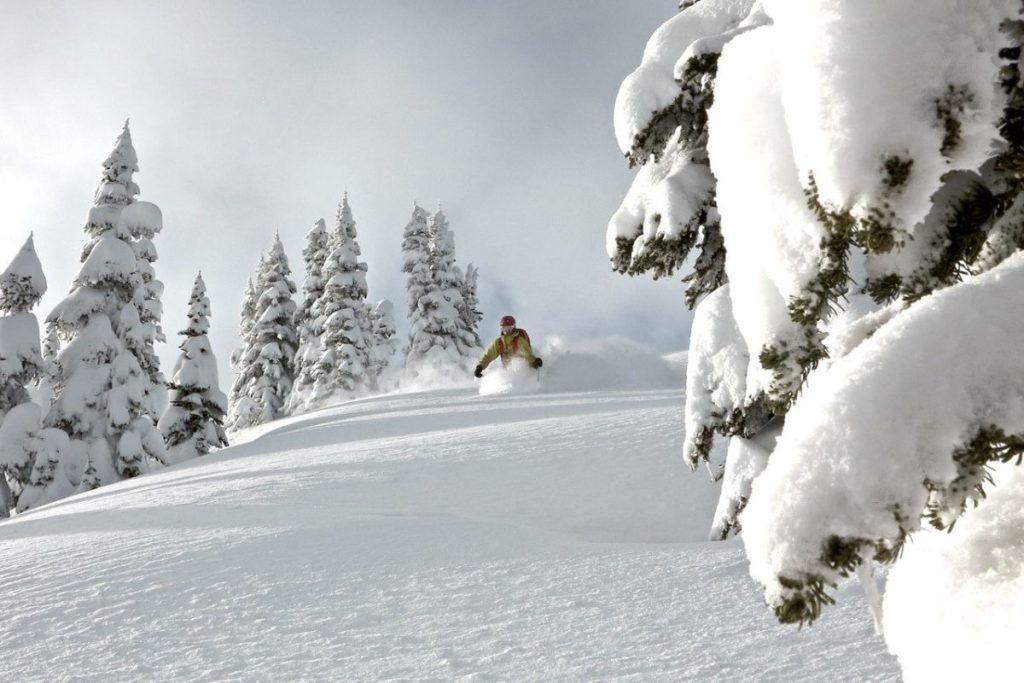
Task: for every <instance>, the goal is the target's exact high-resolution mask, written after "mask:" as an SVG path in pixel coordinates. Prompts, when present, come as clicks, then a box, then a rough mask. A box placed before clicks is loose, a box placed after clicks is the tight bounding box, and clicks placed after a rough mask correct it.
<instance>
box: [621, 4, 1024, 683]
mask: <svg viewBox="0 0 1024 683" xmlns="http://www.w3.org/2000/svg"><path fill="white" fill-rule="evenodd" d="M1021 9H1022V8H1021V4H1020V3H1019V2H1012V1H1009V0H1006V1H1002V0H991V1H988V2H979V3H962V2H956V1H954V0H939V1H936V2H928V3H921V2H917V1H916V0H891V1H889V2H885V3H880V2H871V3H862V2H854V1H853V0H810V1H808V2H800V3H793V2H787V1H785V0H764V1H763V2H754V1H753V0H701V1H700V2H697V3H693V4H692V5H689V4H688V6H686V7H684V8H683V11H682V12H680V14H678V15H677V16H676V17H675V18H673V19H672V20H670V21H669V22H668V23H667V24H665V25H664V26H663V27H662V28H661V29H659V30H658V32H657V33H656V34H655V35H654V37H653V38H652V39H651V41H650V43H649V44H648V47H647V51H646V53H645V55H644V61H643V64H642V65H641V66H640V68H639V69H638V70H637V71H636V72H634V73H633V74H632V75H631V76H630V77H629V78H627V79H626V81H625V82H624V83H623V87H622V89H621V90H620V93H619V98H618V100H617V105H616V116H615V123H616V133H617V137H618V140H619V143H620V146H621V148H622V150H623V152H624V153H625V154H626V156H627V157H628V159H629V160H630V162H631V163H633V164H639V165H641V170H640V172H639V173H638V175H637V179H636V181H635V182H634V185H633V187H632V188H631V189H630V191H629V194H628V195H627V197H626V199H625V201H624V202H623V205H622V208H621V209H620V210H619V211H618V212H616V214H615V216H614V217H613V218H612V220H611V222H610V225H609V230H608V250H609V255H610V257H611V258H612V261H613V264H614V265H615V267H616V268H617V269H619V270H622V271H625V272H643V271H651V272H653V273H654V274H655V275H656V276H657V275H660V274H668V273H670V272H672V271H673V270H674V269H676V268H679V267H681V266H682V264H683V263H684V261H685V258H686V256H687V254H688V252H689V251H690V250H691V249H693V248H697V249H698V250H699V253H698V255H697V258H696V260H694V261H693V262H692V263H693V268H694V271H693V273H691V274H690V275H688V276H687V278H686V279H687V281H688V282H689V283H690V287H689V290H688V300H689V301H690V303H691V305H692V304H695V303H696V302H697V301H698V300H700V299H701V298H702V297H704V296H705V295H707V294H711V293H712V292H714V293H713V294H711V295H710V296H707V297H706V298H705V299H704V300H703V301H701V303H700V306H699V307H698V310H697V314H696V317H695V323H694V324H695V327H694V331H693V348H692V349H691V355H690V367H689V370H688V377H687V391H688V397H687V432H688V433H687V446H686V457H687V459H688V460H689V462H690V464H691V465H696V464H698V463H699V462H700V461H702V460H703V461H708V462H709V464H711V465H712V469H713V471H714V472H715V476H716V477H717V476H722V477H723V478H724V480H725V490H724V491H723V499H722V504H721V505H720V507H719V516H718V519H717V521H716V529H715V533H716V535H724V534H727V533H729V531H730V530H735V528H736V527H737V525H740V524H741V525H742V529H743V538H744V540H745V544H746V548H747V553H748V556H749V558H750V562H751V573H752V574H753V576H754V577H755V578H756V579H757V580H758V581H759V582H760V583H761V584H762V585H763V586H764V588H765V597H766V600H767V602H768V604H769V605H770V606H771V608H772V609H773V610H774V612H775V614H776V615H777V617H778V618H779V619H780V620H782V621H784V622H808V621H812V620H814V619H815V618H817V617H818V616H819V614H820V612H821V610H822V608H823V607H824V606H826V605H828V604H830V603H831V602H832V600H833V598H832V596H831V595H830V589H831V588H832V587H834V586H835V584H836V583H837V582H838V581H839V580H840V579H841V578H843V577H845V576H848V575H850V574H851V573H853V572H855V571H861V572H862V574H863V575H865V576H866V575H868V574H869V573H870V566H871V564H872V563H876V562H877V563H883V564H889V563H893V562H895V561H896V560H897V559H898V558H899V557H900V556H901V554H905V555H907V560H906V561H905V567H904V566H903V564H902V563H900V564H897V566H896V568H895V569H894V571H893V574H892V577H893V580H892V581H891V582H890V587H889V590H888V593H887V595H886V605H887V612H886V624H887V628H889V627H892V628H895V629H896V630H897V631H898V632H899V634H900V636H896V637H893V638H891V639H890V645H891V646H892V647H894V648H895V649H896V650H897V652H898V654H899V655H900V658H901V663H902V664H903V666H904V671H905V673H906V675H907V676H908V678H912V679H915V680H935V679H936V678H952V677H966V676H968V675H969V676H972V677H977V676H979V675H980V676H982V677H983V676H984V674H983V673H982V672H994V673H995V675H998V672H1000V671H1002V672H1004V673H1005V672H1006V671H1009V670H1012V667H1014V666H1015V664H1014V663H1013V662H1012V661H1011V660H1012V657H1013V654H1012V653H1013V652H1014V651H1015V650H1014V647H1013V645H1012V644H1011V643H1009V642H1008V641H1006V634H1007V633H1016V632H1020V631H1021V630H1024V622H1022V621H1021V617H1020V611H1019V610H1016V611H1013V610H1014V608H1012V607H1009V606H1012V605H1014V604H1019V602H1020V600H1022V599H1024V587H1022V583H1021V581H1020V578H1019V577H1020V574H1019V567H1020V566H1021V565H1022V563H1024V550H1022V549H1024V534H1022V532H1021V531H1020V526H1019V524H1016V522H1015V520H1016V517H1015V516H1014V514H1011V513H1009V510H1010V509H1011V508H1012V509H1019V508H1020V507H1021V505H1022V504H1024V500H1022V499H1020V495H1019V494H1020V491H1021V487H1020V485H1019V482H1017V478H1019V473H1014V472H1010V471H1007V469H1006V468H1007V467H1012V465H1003V463H1019V461H1020V458H1021V456H1022V454H1024V394H1022V392H1021V389H1020V387H1021V386H1024V365H1022V364H1021V363H1020V362H1019V359H1020V358H1021V357H1022V356H1021V354H1020V353H1019V348H1020V347H1021V345H1022V344H1024V316H1022V315H1020V313H1019V310H1018V309H1019V306H1018V304H1017V301H1016V300H1017V298H1018V297H1019V292H1020V287H1021V285H1022V284H1024V255H1021V254H1019V253H1017V252H1019V251H1020V249H1021V247H1022V246H1024V210H1022V207H1024V196H1022V188H1024V180H1022V178H1024V90H1022V84H1021V74H1020V68H1019V58H1020V53H1021V41H1022V37H1024V22H1022V21H1021V16H1020V12H1021ZM712 101H713V104H711V102H712ZM709 105H710V107H709ZM751 112H757V115H756V116H752V115H751ZM726 281H728V287H724V286H723V285H724V284H725V283H726ZM716 434H718V435H723V436H726V437H729V439H730V443H729V447H728V449H727V456H726V460H725V462H724V463H721V462H718V463H715V462H711V461H712V460H713V459H714V455H713V453H714V450H713V449H712V445H713V442H714V439H715V435H716ZM993 471H995V472H996V473H998V476H997V477H996V479H997V481H999V482H1006V486H1007V491H1006V492H998V494H999V495H993V496H991V498H990V499H989V500H984V498H985V494H986V493H987V492H988V490H989V489H990V488H991V480H990V477H991V476H992V474H991V473H992V472H993ZM744 506H745V509H744ZM975 506H980V507H981V510H979V511H976V512H974V511H970V510H971V509H972V508H973V507H975ZM995 506H1001V507H1000V508H999V509H995ZM741 510H742V512H741ZM1000 510H1006V513H1005V514H1004V513H1001V512H1000ZM964 513H967V519H968V522H969V521H970V519H971V518H972V516H974V515H982V514H984V519H985V522H984V523H983V524H984V525H985V526H986V528H987V530H988V534H987V535H986V536H981V535H977V534H975V535H973V536H972V537H971V538H972V539H973V540H972V541H971V542H973V543H976V544H985V545H986V546H987V547H988V548H989V549H990V551H991V552H993V553H1000V554H1005V555H1006V558H1005V561H1007V562H1010V563H1011V564H1014V566H1016V567H1018V570H1016V572H1012V571H1011V572H991V571H989V568H988V566H987V561H986V560H984V559H982V557H983V556H984V555H985V553H984V552H971V553H968V554H967V556H968V558H969V559H968V562H969V564H963V563H956V564H955V566H953V565H942V563H952V562H953V560H952V559H951V558H952V557H953V556H954V555H953V551H952V548H955V547H958V545H959V547H962V544H963V542H962V541H961V542H959V544H958V542H957V541H956V539H957V537H958V534H960V533H961V532H960V528H961V525H957V528H956V529H953V525H954V523H955V522H956V521H957V520H958V519H959V518H960V517H961V515H963V514H964ZM965 526H968V527H972V526H973V525H970V524H969V523H965ZM922 527H924V529H923V528H922ZM928 527H935V528H938V529H946V530H952V533H951V535H949V536H948V537H943V538H942V539H934V540H933V539H931V538H930V536H929V533H928V532H927V528H928ZM914 534H916V535H918V537H921V538H926V537H927V538H929V540H928V541H927V542H923V543H922V544H921V545H923V546H925V547H927V548H928V550H927V551H923V552H922V553H921V554H920V555H918V551H917V550H916V548H915V547H914V546H911V545H909V544H907V540H908V539H909V538H910V536H911V535H914ZM946 539H948V540H946ZM914 545H915V546H916V545H917V544H914ZM943 545H946V546H948V547H949V549H948V550H945V551H942V552H935V551H933V550H932V548H933V547H935V546H943ZM925 556H927V557H928V558H929V560H930V561H931V562H933V563H939V566H930V565H929V563H928V561H926V560H925V559H924V557H925ZM930 572H939V573H942V574H943V575H945V576H947V577H949V579H948V581H947V582H946V583H945V584H944V585H943V588H942V590H943V591H944V594H943V595H942V596H941V597H939V598H938V599H936V596H935V595H932V596H930V598H928V599H927V600H926V599H924V598H923V594H920V595H921V597H918V596H919V593H918V591H920V590H922V589H920V588H917V586H934V585H936V584H935V583H934V582H933V581H930V580H928V577H927V576H926V575H927V574H929V573H930ZM954 576H955V577H958V578H953V577H954ZM914 577H916V578H914ZM982 577H988V578H987V579H985V580H983V579H982ZM960 586H970V587H971V588H972V589H974V590H978V589H979V588H980V589H981V590H983V591H984V593H985V595H986V596H991V599H989V598H986V599H984V600H980V601H975V603H974V604H985V605H986V607H985V609H981V608H974V609H971V608H969V607H967V604H968V603H967V601H966V599H964V600H961V598H960V593H961V591H962V590H964V589H962V588H960ZM1006 591H1009V592H1010V593H1011V596H1009V599H1007V596H1006V595H1005V594H1004V592H1006ZM996 595H999V596H1000V597H999V598H998V600H997V599H996V598H995V596H996ZM946 600H949V601H952V602H955V603H956V604H958V605H959V606H960V607H961V608H962V609H959V610H958V611H956V612H951V613H949V614H948V615H943V614H939V613H937V612H934V611H932V612H929V611H926V610H920V609H916V607H919V606H920V605H921V604H924V603H926V602H928V601H930V602H932V603H933V604H934V603H938V602H942V603H945V601H946ZM998 604H1002V605H1005V606H1007V608H1005V609H1002V608H999V607H998ZM890 607H891V608H892V609H888V608H890ZM1007 609H1009V610H1010V611H1007ZM979 633H983V634H985V635H986V636H988V637H987V638H984V637H979V636H978V634H979ZM909 634H913V637H910V636H909ZM929 636H930V637H929ZM940 639H941V640H943V641H950V642H959V641H960V640H963V642H984V643H985V644H986V645H985V652H984V653H981V652H978V651H969V650H963V651H959V652H958V653H948V654H947V655H946V656H944V657H942V658H935V657H934V656H933V655H932V653H931V652H930V651H929V650H925V649H923V648H924V646H925V645H928V646H929V647H930V645H931V644H933V643H934V642H936V641H938V640H940ZM982 660H984V661H983V662H982ZM929 676H930V677H931V678H930V679H929Z"/></svg>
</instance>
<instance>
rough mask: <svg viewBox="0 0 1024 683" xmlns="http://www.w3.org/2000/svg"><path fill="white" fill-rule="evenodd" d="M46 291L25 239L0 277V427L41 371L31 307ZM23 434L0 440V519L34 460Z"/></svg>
mask: <svg viewBox="0 0 1024 683" xmlns="http://www.w3.org/2000/svg"><path fill="white" fill-rule="evenodd" d="M45 292H46V277H45V276H44V275H43V269H42V266H41V265H40V263H39V257H38V256H36V251H35V244H34V243H33V241H32V236H31V235H30V236H29V238H28V239H27V240H26V241H25V244H24V245H23V246H22V247H21V250H20V251H19V252H18V253H17V255H16V256H15V257H14V260H12V261H11V264H10V265H9V266H8V267H7V270H5V271H4V272H3V273H2V274H0V313H2V315H0V424H2V423H3V422H4V418H5V417H6V416H7V414H8V413H10V412H11V411H13V410H15V409H16V408H18V406H21V405H25V404H29V403H31V401H32V399H31V396H30V395H29V392H28V385H29V384H31V383H34V382H36V381H38V380H39V378H40V376H41V374H42V372H43V356H42V350H41V348H40V344H39V323H38V321H37V320H36V316H35V315H34V314H33V313H32V309H33V308H35V306H36V304H38V303H39V300H40V299H41V298H42V296H43V294H44V293H45ZM36 413H37V414H38V409H36ZM13 419H14V420H17V418H13ZM36 422H37V423H38V416H37V418H36ZM2 431H3V430H0V432H2ZM24 431H25V430H22V429H20V428H14V426H13V425H12V428H11V429H9V430H8V431H7V433H5V435H9V436H12V437H15V438H12V439H11V440H10V441H5V440H3V439H0V517H7V516H8V515H9V514H10V510H11V509H12V508H13V507H15V506H16V505H17V502H18V497H19V496H20V494H21V492H22V490H23V489H24V488H25V486H26V485H27V484H28V483H29V478H30V475H31V471H32V465H33V459H32V457H31V455H32V453H31V449H29V448H25V446H24V444H23V440H22V438H21V436H22V433H24ZM12 432H13V433H12Z"/></svg>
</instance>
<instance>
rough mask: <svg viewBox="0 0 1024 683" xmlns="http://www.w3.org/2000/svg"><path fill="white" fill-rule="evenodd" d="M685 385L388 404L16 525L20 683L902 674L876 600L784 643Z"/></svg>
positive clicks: (9, 544) (258, 436) (5, 546)
mask: <svg viewBox="0 0 1024 683" xmlns="http://www.w3.org/2000/svg"><path fill="white" fill-rule="evenodd" d="M682 400H683V397H682V392H681V391H679V390H665V389H651V388H647V389H632V390H621V389H620V390H608V389H606V390H603V391H592V392H588V393H562V394H543V395H533V396H495V397H479V396H476V395H474V394H473V390H472V389H469V388H467V389H464V390H451V391H446V392H441V391H435V392H426V393H421V394H403V395H396V396H383V397H374V398H369V399H362V400H358V401H353V402H349V403H346V404H342V405H339V406H335V407H332V408H328V409H324V410H320V411H317V412H313V413H310V414H307V415H303V416H301V417H296V418H291V419H287V420H281V421H278V422H275V423H273V424H269V425H262V426H260V427H256V428H253V429H252V430H249V431H248V432H242V433H240V434H239V440H240V441H244V439H246V438H248V439H250V440H249V441H248V442H245V443H241V445H236V446H234V447H232V448H229V449H225V450H223V451H220V452H217V453H214V454H211V455H208V456H204V457H202V458H197V459H195V460H191V461H189V462H187V463H183V464H181V465H177V466H175V467H171V468H168V469H166V470H163V471H160V472H157V473H153V474H149V475H146V476H143V477H139V478H136V479H134V480H130V481H125V482H120V483H116V484H112V485H110V486H106V487H104V488H102V489H99V490H96V491H93V492H90V493H86V494H82V495H79V496H75V497H73V498H70V499H65V500H62V501H59V502H57V503H55V504H52V505H50V506H47V507H43V508H40V509H38V510H36V511H32V512H28V513H25V514H22V515H18V516H17V517H15V518H13V519H12V520H10V521H7V522H4V523H2V524H0V553H2V556H3V557H4V558H5V560H4V562H3V563H2V564H0V600H2V604H3V610H4V617H5V618H4V619H3V620H2V622H0V651H2V652H3V653H4V668H5V671H6V672H7V673H8V675H9V676H10V677H11V679H12V680H18V681H48V682H49V681H66V680H103V681H138V680H160V681H197V680H204V681H214V680H216V681H271V680H273V681H282V680H286V681H325V680H339V681H340V680H417V681H421V680H445V681H449V680H451V681H492V680H493V681H498V680H517V681H522V680H559V681H577V680H588V681H590V680H628V681H641V680H673V681H738V680H760V681H793V680H800V681H826V680H827V681H841V680H848V681H891V680H895V679H896V678H897V668H896V663H895V660H894V659H893V658H892V657H890V656H889V655H887V654H886V653H885V652H884V649H883V645H882V643H881V641H880V640H879V639H878V638H877V637H876V636H874V635H873V633H872V627H871V622H870V619H869V617H868V613H867V610H866V607H865V605H864V603H863V600H862V599H861V598H860V597H859V588H857V587H856V586H855V585H852V584H851V585H850V586H848V587H846V588H844V589H843V596H842V600H841V601H840V605H839V606H838V607H836V608H834V609H832V610H829V612H828V613H827V614H826V615H825V616H824V617H823V618H822V619H821V621H820V622H818V623H816V624H815V626H814V627H813V628H810V629H804V630H803V631H797V630H795V629H792V628H787V627H782V626H779V625H777V624H776V623H775V622H774V620H773V618H772V617H771V615H770V614H769V613H768V612H767V610H765V609H764V607H763V605H762V604H761V601H760V597H759V595H758V591H757V589H756V587H755V586H754V585H753V584H752V582H751V581H750V579H749V577H748V576H747V570H746V560H745V559H744V557H743V552H742V548H741V547H740V546H739V545H738V544H735V543H719V544H710V543H706V542H703V540H702V539H703V538H704V537H705V534H706V531H707V527H708V524H709V522H710V519H711V513H712V511H713V509H714V505H715V498H716V496H717V489H716V488H715V487H714V486H713V485H712V484H710V483H709V482H708V480H707V477H704V476H693V475H690V474H689V473H688V472H687V470H686V468H685V466H684V465H683V464H682V462H681V460H680V458H679V449H680V444H681V440H682V434H681V433H680V428H679V411H680V406H681V404H682Z"/></svg>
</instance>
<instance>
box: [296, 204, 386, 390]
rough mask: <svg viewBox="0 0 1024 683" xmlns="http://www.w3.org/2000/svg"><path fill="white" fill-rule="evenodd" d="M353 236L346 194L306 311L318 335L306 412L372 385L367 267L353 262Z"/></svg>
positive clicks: (355, 249)
mask: <svg viewBox="0 0 1024 683" xmlns="http://www.w3.org/2000/svg"><path fill="white" fill-rule="evenodd" d="M357 237H358V235H357V232H356V222H355V220H354V219H353V218H352V208H351V207H350V206H349V203H348V195H347V194H346V195H345V196H344V197H343V198H342V201H341V204H339V206H338V214H337V219H336V222H335V227H334V230H333V232H332V233H331V238H330V253H329V254H328V256H327V260H326V263H325V264H324V269H323V278H324V292H323V294H322V295H321V296H320V298H319V299H318V300H317V301H316V303H314V304H313V309H312V310H313V316H314V318H315V320H316V322H315V323H314V324H315V325H316V328H317V329H318V330H320V331H321V333H322V337H321V339H320V357H319V359H318V361H317V363H316V366H315V368H314V371H313V387H312V391H311V393H310V396H309V400H308V401H307V403H306V407H307V409H313V408H318V407H321V406H324V405H327V404H328V403H331V402H333V401H337V400H343V399H347V398H352V397H354V396H358V395H361V394H365V393H367V392H368V391H370V389H371V388H372V386H373V380H374V377H373V374H372V371H371V368H370V354H371V351H372V349H373V343H374V340H373V332H372V329H371V324H372V321H371V317H370V309H369V307H368V306H367V304H366V270H367V267H366V264H365V263H364V262H362V261H360V260H359V256H360V253H361V252H360V249H359V242H358V241H357Z"/></svg>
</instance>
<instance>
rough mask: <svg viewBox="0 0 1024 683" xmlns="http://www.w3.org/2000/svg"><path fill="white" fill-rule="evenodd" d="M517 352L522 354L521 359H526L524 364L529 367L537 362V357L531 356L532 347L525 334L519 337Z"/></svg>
mask: <svg viewBox="0 0 1024 683" xmlns="http://www.w3.org/2000/svg"><path fill="white" fill-rule="evenodd" d="M519 351H520V353H522V355H523V358H525V359H526V362H527V363H529V364H530V365H531V366H532V365H533V364H534V361H536V360H537V356H535V355H534V354H533V346H532V345H531V344H530V338H529V337H528V336H526V335H525V334H522V335H520V336H519Z"/></svg>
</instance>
